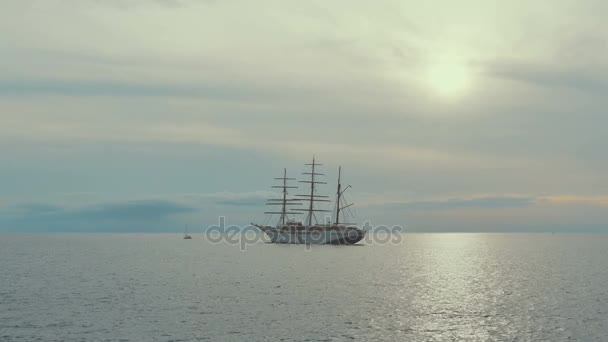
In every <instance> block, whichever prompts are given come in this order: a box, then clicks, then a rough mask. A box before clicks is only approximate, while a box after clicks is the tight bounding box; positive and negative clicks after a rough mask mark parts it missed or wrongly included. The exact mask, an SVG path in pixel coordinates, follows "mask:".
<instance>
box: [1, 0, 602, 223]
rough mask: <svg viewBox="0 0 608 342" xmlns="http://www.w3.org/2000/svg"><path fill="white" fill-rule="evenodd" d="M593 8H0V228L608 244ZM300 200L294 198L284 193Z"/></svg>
mask: <svg viewBox="0 0 608 342" xmlns="http://www.w3.org/2000/svg"><path fill="white" fill-rule="evenodd" d="M605 13H608V2H606V1H602V0H552V1H548V0H547V1H535V2H531V1H527V0H525V1H524V0H514V1H498V0H476V1H473V0H464V1H458V2H455V1H438V0H429V1H409V0H399V1H392V0H382V1H345V0H331V1H327V0H324V1H314V0H311V1H305V2H303V1H290V0H280V1H279V0H268V1H246V0H225V1H216V0H199V1H195V0H2V1H0V122H1V124H0V231H11V232H38V231H42V232H62V231H95V232H106V231H107V232H139V231H142V232H143V231H148V232H178V231H179V232H181V231H183V229H184V225H186V224H188V225H189V226H190V231H197V230H200V229H204V228H205V227H207V226H209V225H212V224H214V223H216V222H217V221H218V218H219V217H220V216H224V217H226V221H227V223H228V224H238V225H244V224H248V223H250V222H264V221H266V216H265V215H264V214H263V212H264V211H265V210H266V208H264V200H265V198H267V197H273V196H276V194H275V193H273V192H272V190H273V189H272V188H271V186H272V185H273V178H274V177H279V176H281V174H282V171H283V168H287V171H288V174H289V175H291V176H294V177H298V178H300V177H301V176H300V173H301V172H303V171H304V170H305V168H304V164H305V163H306V162H309V161H310V159H311V158H312V156H313V154H314V155H315V156H316V158H317V161H318V162H321V163H323V166H322V169H323V171H324V172H325V173H326V175H327V181H328V184H327V186H326V187H325V188H323V189H321V190H320V191H321V192H325V193H328V194H332V193H333V192H334V186H335V183H336V177H337V168H338V166H339V165H341V166H342V168H343V183H345V184H351V185H352V189H349V199H350V200H352V201H353V202H354V203H355V207H354V208H355V209H354V210H353V214H354V215H355V219H356V220H357V221H358V222H359V223H362V222H364V221H366V220H369V221H371V223H372V224H373V225H382V224H384V225H400V226H402V227H404V229H405V230H406V231H414V232H509V231H517V232H549V231H551V232H553V231H555V232H562V231H563V232H608V176H607V175H608V172H607V171H608V153H607V152H606V148H607V147H608V144H607V143H606V132H607V127H608V112H607V111H606V108H608V22H606V20H605ZM298 191H305V189H299V190H298Z"/></svg>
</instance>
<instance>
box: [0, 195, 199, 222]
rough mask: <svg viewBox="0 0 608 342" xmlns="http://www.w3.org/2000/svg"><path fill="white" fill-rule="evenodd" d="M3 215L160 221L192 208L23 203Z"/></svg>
mask: <svg viewBox="0 0 608 342" xmlns="http://www.w3.org/2000/svg"><path fill="white" fill-rule="evenodd" d="M4 211H5V213H9V212H10V213H11V214H12V216H13V217H19V218H20V219H24V220H29V219H49V220H56V221H73V220H115V221H125V220H126V221H130V220H163V219H166V218H168V217H170V216H173V215H178V214H184V213H190V212H193V211H195V208H193V207H191V206H188V205H184V204H181V203H178V202H173V201H169V200H131V201H124V202H113V203H99V204H94V205H89V206H84V207H74V206H61V205H57V204H49V203H25V204H18V205H16V206H14V207H13V210H10V208H6V207H5V208H4Z"/></svg>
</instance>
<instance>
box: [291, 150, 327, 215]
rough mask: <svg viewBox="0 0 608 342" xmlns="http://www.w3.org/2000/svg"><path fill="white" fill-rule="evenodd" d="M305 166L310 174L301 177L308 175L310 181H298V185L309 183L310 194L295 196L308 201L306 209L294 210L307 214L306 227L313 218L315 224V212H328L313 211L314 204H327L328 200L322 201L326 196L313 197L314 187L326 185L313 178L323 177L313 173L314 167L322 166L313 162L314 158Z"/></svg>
mask: <svg viewBox="0 0 608 342" xmlns="http://www.w3.org/2000/svg"><path fill="white" fill-rule="evenodd" d="M306 165H307V166H310V172H303V173H302V174H303V175H310V180H309V181H299V182H300V183H309V184H310V194H307V195H296V196H298V197H306V198H303V199H302V200H303V201H308V202H309V204H308V209H296V210H300V211H306V212H308V214H307V215H308V217H307V221H308V226H309V227H310V226H312V220H313V218H314V219H315V223H316V221H317V218H316V217H315V211H325V212H328V211H329V210H322V209H315V207H314V203H315V202H329V200H328V199H324V198H327V197H328V196H321V195H315V185H316V184H327V183H326V182H320V181H318V180H316V178H315V176H323V175H324V174H323V173H318V172H315V166H321V165H322V164H318V163H316V162H315V157H314V156H313V157H312V164H306Z"/></svg>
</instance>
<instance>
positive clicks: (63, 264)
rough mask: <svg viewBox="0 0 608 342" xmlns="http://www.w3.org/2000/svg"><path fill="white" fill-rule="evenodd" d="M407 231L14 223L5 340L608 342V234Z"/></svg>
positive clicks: (6, 257) (3, 291)
mask: <svg viewBox="0 0 608 342" xmlns="http://www.w3.org/2000/svg"><path fill="white" fill-rule="evenodd" d="M401 237H402V240H401V242H399V243H392V244H371V245H363V246H351V247H347V246H312V247H311V248H310V249H309V250H306V249H305V248H304V247H303V246H301V245H300V246H298V245H274V244H267V243H258V244H255V245H250V246H247V249H246V250H245V251H243V250H241V248H240V247H239V246H237V245H229V244H225V243H221V244H212V243H210V242H209V241H207V240H206V239H205V238H204V236H203V235H202V234H194V239H193V240H183V239H182V236H181V235H180V234H53V235H43V234H40V235H15V234H0V340H1V341H607V340H608V235H561V234H555V235H551V234H529V235H526V234H403V235H401Z"/></svg>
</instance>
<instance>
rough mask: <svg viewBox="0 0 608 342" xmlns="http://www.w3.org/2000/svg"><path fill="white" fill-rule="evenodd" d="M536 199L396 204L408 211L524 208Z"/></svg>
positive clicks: (459, 200) (473, 199)
mask: <svg viewBox="0 0 608 342" xmlns="http://www.w3.org/2000/svg"><path fill="white" fill-rule="evenodd" d="M535 202H536V198H535V197H477V198H451V199H447V200H436V201H412V202H404V203H398V204H394V205H396V206H398V207H400V208H404V209H407V210H440V211H442V210H458V209H497V208H523V207H529V206H532V205H534V203H535Z"/></svg>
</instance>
